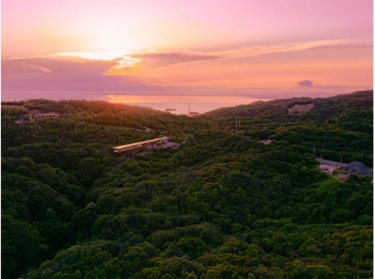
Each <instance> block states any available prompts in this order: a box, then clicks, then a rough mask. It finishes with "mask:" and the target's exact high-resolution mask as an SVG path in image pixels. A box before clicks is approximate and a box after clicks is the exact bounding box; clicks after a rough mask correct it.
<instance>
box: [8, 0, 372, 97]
mask: <svg viewBox="0 0 375 279" xmlns="http://www.w3.org/2000/svg"><path fill="white" fill-rule="evenodd" d="M372 11H373V8H372V1H371V0H353V1H344V0H285V1H284V0H273V1H272V0H247V1H235V0H231V1H229V0H228V1H220V0H186V1H179V0H171V1H166V0H152V1H142V0H133V1H126V0H64V1H62V0H3V1H2V99H3V100H19V99H25V98H48V99H72V98H76V99H103V100H109V101H121V98H122V96H127V95H153V96H168V95H171V96H180V95H185V96H225V98H230V97H236V96H237V97H239V96H247V97H251V98H265V99H267V98H287V97H292V96H330V95H335V94H338V93H349V92H352V91H356V90H363V89H372V61H373V58H372V34H373V32H372V16H373V15H372Z"/></svg>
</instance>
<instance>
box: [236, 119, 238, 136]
mask: <svg viewBox="0 0 375 279" xmlns="http://www.w3.org/2000/svg"><path fill="white" fill-rule="evenodd" d="M237 121H238V120H237V117H236V134H237V131H238V124H237Z"/></svg>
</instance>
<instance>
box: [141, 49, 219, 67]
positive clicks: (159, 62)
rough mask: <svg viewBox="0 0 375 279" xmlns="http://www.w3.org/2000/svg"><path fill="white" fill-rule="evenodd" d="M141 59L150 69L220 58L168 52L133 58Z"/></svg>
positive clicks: (209, 55)
mask: <svg viewBox="0 0 375 279" xmlns="http://www.w3.org/2000/svg"><path fill="white" fill-rule="evenodd" d="M134 57H136V58H141V59H142V63H143V64H146V65H147V66H151V67H160V66H169V65H175V64H182V63H189V62H196V61H202V60H212V59H219V58H222V57H221V56H218V55H211V54H192V53H183V52H169V53H146V54H141V55H136V56H134Z"/></svg>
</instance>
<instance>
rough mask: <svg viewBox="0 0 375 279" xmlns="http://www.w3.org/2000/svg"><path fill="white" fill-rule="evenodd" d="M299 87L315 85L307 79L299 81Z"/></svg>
mask: <svg viewBox="0 0 375 279" xmlns="http://www.w3.org/2000/svg"><path fill="white" fill-rule="evenodd" d="M298 86H299V87H311V86H313V82H312V81H311V80H308V79H305V80H301V81H299V82H298Z"/></svg>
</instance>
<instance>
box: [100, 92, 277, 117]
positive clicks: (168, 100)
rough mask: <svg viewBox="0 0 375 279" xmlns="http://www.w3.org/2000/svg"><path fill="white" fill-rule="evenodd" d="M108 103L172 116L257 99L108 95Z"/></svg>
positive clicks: (201, 111) (244, 97)
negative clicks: (144, 108) (166, 112)
mask: <svg viewBox="0 0 375 279" xmlns="http://www.w3.org/2000/svg"><path fill="white" fill-rule="evenodd" d="M107 100H108V101H109V102H114V103H124V104H129V105H134V106H143V107H149V108H153V109H157V110H162V111H166V110H168V111H169V112H171V113H174V114H188V113H189V111H190V112H198V113H199V114H201V113H205V112H208V111H211V110H214V109H218V108H222V107H232V106H237V105H244V104H251V103H253V102H256V101H261V100H264V101H267V100H270V99H257V98H252V97H246V96H150V95H121V96H119V95H109V96H108V99H107Z"/></svg>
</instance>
